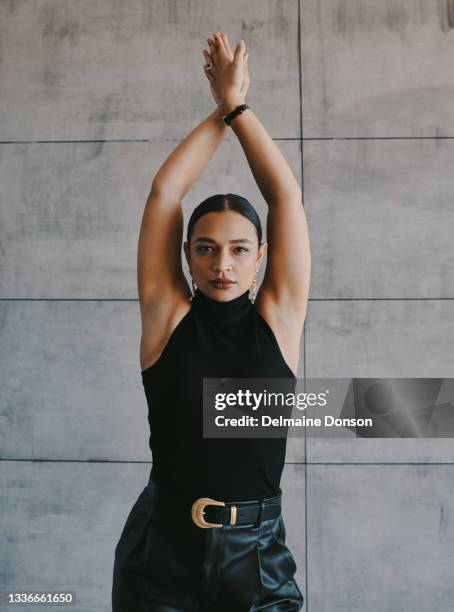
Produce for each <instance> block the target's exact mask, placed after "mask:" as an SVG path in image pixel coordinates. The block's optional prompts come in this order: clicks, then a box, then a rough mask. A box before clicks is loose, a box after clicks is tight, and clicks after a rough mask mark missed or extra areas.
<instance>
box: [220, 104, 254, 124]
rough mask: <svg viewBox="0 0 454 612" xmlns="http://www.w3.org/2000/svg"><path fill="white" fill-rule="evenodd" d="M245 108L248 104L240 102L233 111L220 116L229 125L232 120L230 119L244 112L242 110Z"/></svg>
mask: <svg viewBox="0 0 454 612" xmlns="http://www.w3.org/2000/svg"><path fill="white" fill-rule="evenodd" d="M247 108H249V106H248V105H247V104H240V105H239V106H237V107H236V108H235V109H234V110H233V111H231V112H230V113H228V114H227V115H224V117H222V118H223V119H224V121H225V122H226V124H227V125H230V124H231V122H232V119H235V117H236V116H237V115H241V113H244V111H245V110H246V109H247Z"/></svg>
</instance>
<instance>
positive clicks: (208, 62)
mask: <svg viewBox="0 0 454 612" xmlns="http://www.w3.org/2000/svg"><path fill="white" fill-rule="evenodd" d="M203 56H204V57H205V61H206V64H207V66H209V65H210V64H212V63H213V60H212V59H211V55H210V54H209V53H208V51H207V50H206V49H204V50H203Z"/></svg>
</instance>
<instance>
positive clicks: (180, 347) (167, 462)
mask: <svg viewBox="0 0 454 612" xmlns="http://www.w3.org/2000/svg"><path fill="white" fill-rule="evenodd" d="M141 374H142V382H143V385H144V389H145V395H146V399H147V403H148V422H149V425H150V432H151V433H150V438H149V444H150V449H151V451H152V455H153V466H152V470H151V476H152V477H153V479H154V480H155V481H156V482H157V483H158V484H159V485H160V486H162V487H166V488H168V489H171V490H173V491H175V492H178V493H179V494H180V495H182V496H184V497H188V498H190V499H197V498H198V497H213V498H214V499H218V500H225V501H229V500H232V501H246V500H257V499H263V498H266V497H273V496H274V495H277V494H278V493H279V491H280V480H281V475H282V470H283V467H284V463H285V453H286V445H287V438H286V437H281V438H278V437H275V438H271V437H268V438H203V420H202V417H203V377H207V378H209V377H211V378H218V377H219V378H220V377H235V378H287V379H293V381H295V375H294V374H293V372H292V370H291V369H290V367H289V366H288V365H287V363H286V362H285V360H284V357H283V355H282V353H281V351H280V348H279V345H278V343H277V340H276V337H275V335H274V333H273V331H272V329H271V328H270V326H269V325H268V323H267V322H266V321H265V320H264V319H263V317H262V316H261V315H260V314H259V313H258V311H257V310H256V308H255V306H254V304H252V302H251V301H250V299H249V290H247V291H245V292H244V293H243V294H242V295H239V296H238V297H236V298H234V299H232V300H230V301H228V302H220V301H218V300H214V299H212V298H210V297H209V296H207V295H206V294H204V293H202V292H201V291H200V290H199V289H196V291H195V295H194V298H193V300H192V302H191V310H189V311H188V312H187V313H186V314H185V315H184V316H183V318H182V319H181V321H180V322H179V323H178V325H177V326H176V328H175V329H174V331H173V332H172V334H171V336H170V338H169V340H168V342H167V344H166V346H165V347H164V350H163V352H162V353H161V355H160V357H159V358H158V360H157V361H156V362H155V363H153V364H152V365H151V366H149V367H148V368H146V369H145V370H142V372H141Z"/></svg>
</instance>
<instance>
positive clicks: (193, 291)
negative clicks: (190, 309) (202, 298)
mask: <svg viewBox="0 0 454 612" xmlns="http://www.w3.org/2000/svg"><path fill="white" fill-rule="evenodd" d="M189 272H190V273H191V283H192V295H191V297H190V298H189V301H190V302H192V300H193V299H194V297H195V292H196V289H197V285H196V284H195V282H194V277H193V276H192V271H191V270H189Z"/></svg>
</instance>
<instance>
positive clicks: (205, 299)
mask: <svg viewBox="0 0 454 612" xmlns="http://www.w3.org/2000/svg"><path fill="white" fill-rule="evenodd" d="M192 307H193V308H195V309H196V310H197V311H198V312H200V313H205V314H206V315H208V316H209V317H211V318H212V319H215V320H217V321H223V322H225V323H227V322H234V321H237V320H239V319H242V318H243V317H245V316H246V315H247V314H248V313H250V312H251V310H252V308H253V305H252V302H251V300H250V299H249V289H247V290H246V291H245V292H244V293H242V294H241V295H238V296H237V297H236V298H233V299H231V300H228V301H220V300H215V299H214V298H212V297H210V296H209V295H207V294H206V293H203V292H202V291H200V289H198V288H197V289H196V290H195V293H194V297H193V298H192Z"/></svg>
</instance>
